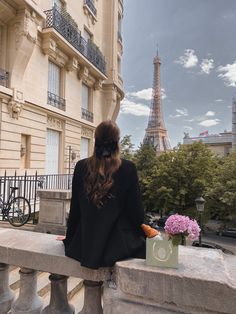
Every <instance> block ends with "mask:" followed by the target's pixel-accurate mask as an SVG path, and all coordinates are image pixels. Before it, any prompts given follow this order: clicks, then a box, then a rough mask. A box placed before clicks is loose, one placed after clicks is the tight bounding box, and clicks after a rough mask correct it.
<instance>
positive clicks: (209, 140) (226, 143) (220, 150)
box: [183, 131, 232, 157]
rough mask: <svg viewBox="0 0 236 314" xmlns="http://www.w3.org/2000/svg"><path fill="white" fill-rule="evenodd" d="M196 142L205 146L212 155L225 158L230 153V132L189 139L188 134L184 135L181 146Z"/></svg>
mask: <svg viewBox="0 0 236 314" xmlns="http://www.w3.org/2000/svg"><path fill="white" fill-rule="evenodd" d="M196 141H197V142H200V141H201V142H202V143H204V144H206V145H207V146H208V147H209V148H210V150H211V151H212V152H213V154H215V155H218V156H221V157H223V156H227V155H228V154H229V153H230V152H231V151H232V132H227V131H225V132H223V133H219V134H209V135H206V136H196V137H190V136H189V134H188V133H185V136H184V139H183V144H193V143H194V142H196Z"/></svg>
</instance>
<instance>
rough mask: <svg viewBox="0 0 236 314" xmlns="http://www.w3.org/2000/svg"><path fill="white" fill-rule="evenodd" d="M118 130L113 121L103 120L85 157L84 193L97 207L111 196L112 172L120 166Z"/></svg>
mask: <svg viewBox="0 0 236 314" xmlns="http://www.w3.org/2000/svg"><path fill="white" fill-rule="evenodd" d="M119 138H120V130H119V128H118V126H117V125H116V123H115V122H113V121H103V122H102V123H100V124H99V125H98V126H97V128H96V130H95V145H94V152H93V155H92V157H90V158H88V159H87V173H86V177H85V183H84V186H85V193H86V195H87V197H88V198H89V200H90V201H92V202H93V203H94V204H95V205H96V206H97V207H98V208H99V207H102V206H103V204H104V202H105V200H106V199H108V198H111V197H112V195H111V193H110V189H111V187H112V185H113V178H112V175H113V173H114V172H115V171H116V170H117V169H118V168H119V167H120V165H121V159H120V152H119Z"/></svg>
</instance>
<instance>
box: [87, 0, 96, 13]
mask: <svg viewBox="0 0 236 314" xmlns="http://www.w3.org/2000/svg"><path fill="white" fill-rule="evenodd" d="M84 4H85V5H87V7H88V8H89V10H90V11H91V12H92V13H93V15H95V16H96V15H97V9H96V8H95V6H94V3H93V0H84Z"/></svg>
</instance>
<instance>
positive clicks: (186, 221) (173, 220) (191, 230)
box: [164, 214, 201, 241]
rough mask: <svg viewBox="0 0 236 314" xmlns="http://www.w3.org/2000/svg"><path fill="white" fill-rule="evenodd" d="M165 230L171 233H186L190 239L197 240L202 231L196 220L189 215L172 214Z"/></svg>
mask: <svg viewBox="0 0 236 314" xmlns="http://www.w3.org/2000/svg"><path fill="white" fill-rule="evenodd" d="M164 229H165V232H166V233H168V234H169V235H171V236H172V235H176V234H184V235H185V236H187V237H188V238H189V239H190V240H192V241H193V240H196V239H198V237H199V233H200V231H201V229H200V227H199V225H198V223H197V221H196V220H191V219H190V218H189V217H188V216H183V215H178V214H175V215H171V216H170V217H169V218H168V219H167V220H166V223H165V228H164Z"/></svg>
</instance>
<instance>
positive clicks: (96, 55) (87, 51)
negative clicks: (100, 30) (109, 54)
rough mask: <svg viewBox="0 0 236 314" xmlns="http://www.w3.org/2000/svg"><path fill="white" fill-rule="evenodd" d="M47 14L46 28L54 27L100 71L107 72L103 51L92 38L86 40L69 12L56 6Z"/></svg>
mask: <svg viewBox="0 0 236 314" xmlns="http://www.w3.org/2000/svg"><path fill="white" fill-rule="evenodd" d="M45 14H46V25H45V28H50V27H53V28H54V29H55V30H56V31H57V32H58V33H59V34H61V35H62V36H63V37H64V38H65V39H66V40H67V41H68V42H69V43H70V44H71V45H72V46H73V47H74V48H75V49H76V50H78V51H79V52H80V53H81V54H82V55H83V56H84V57H85V58H87V59H88V61H90V62H91V63H92V64H93V65H94V66H95V67H96V68H97V69H98V70H99V71H101V72H102V73H104V74H106V61H105V58H104V56H103V54H102V52H101V51H100V50H99V48H98V47H97V46H96V45H95V44H94V43H93V42H92V41H91V40H88V41H86V40H85V39H84V38H83V37H82V36H81V34H80V32H79V31H78V29H77V28H76V27H75V25H74V23H71V20H72V19H71V17H70V15H69V14H68V13H66V14H65V13H64V11H63V12H60V11H59V10H58V9H57V7H56V6H54V7H53V9H51V10H48V11H45Z"/></svg>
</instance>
